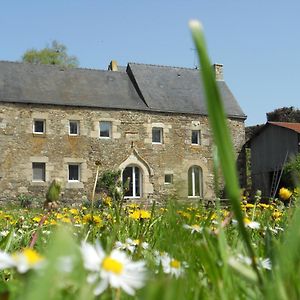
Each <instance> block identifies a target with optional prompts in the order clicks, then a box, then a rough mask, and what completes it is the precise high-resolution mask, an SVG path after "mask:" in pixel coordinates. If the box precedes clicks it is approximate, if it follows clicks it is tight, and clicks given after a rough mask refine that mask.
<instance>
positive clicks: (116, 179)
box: [96, 170, 122, 200]
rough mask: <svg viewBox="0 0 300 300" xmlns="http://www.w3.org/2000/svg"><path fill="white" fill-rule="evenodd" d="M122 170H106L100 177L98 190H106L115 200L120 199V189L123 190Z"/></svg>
mask: <svg viewBox="0 0 300 300" xmlns="http://www.w3.org/2000/svg"><path fill="white" fill-rule="evenodd" d="M120 178H121V171H120V170H117V171H105V172H104V173H103V174H102V175H101V177H99V178H98V181H97V186H96V191H97V192H104V193H105V194H106V195H107V196H110V197H112V198H113V199H115V200H120V191H121V190H122V182H121V180H120Z"/></svg>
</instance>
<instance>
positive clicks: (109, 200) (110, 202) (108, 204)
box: [103, 196, 112, 207]
mask: <svg viewBox="0 0 300 300" xmlns="http://www.w3.org/2000/svg"><path fill="white" fill-rule="evenodd" d="M103 204H105V205H106V206H109V207H110V206H111V205H112V199H111V197H109V196H107V197H105V198H104V199H103Z"/></svg>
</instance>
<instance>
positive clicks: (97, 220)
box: [82, 214, 102, 226]
mask: <svg viewBox="0 0 300 300" xmlns="http://www.w3.org/2000/svg"><path fill="white" fill-rule="evenodd" d="M82 223H83V224H87V223H93V224H96V225H98V226H101V225H102V220H101V218H100V217H99V216H95V215H94V216H93V217H92V215H91V214H87V215H85V216H83V218H82Z"/></svg>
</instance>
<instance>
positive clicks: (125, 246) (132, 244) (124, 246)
mask: <svg viewBox="0 0 300 300" xmlns="http://www.w3.org/2000/svg"><path fill="white" fill-rule="evenodd" d="M139 245H140V247H141V248H142V249H144V250H146V249H148V248H149V244H148V243H146V242H142V243H141V242H140V240H132V239H130V238H128V239H126V240H125V243H122V242H120V241H117V242H116V243H115V249H119V250H128V251H129V252H131V253H133V252H134V251H135V250H136V249H137V247H138V246H139Z"/></svg>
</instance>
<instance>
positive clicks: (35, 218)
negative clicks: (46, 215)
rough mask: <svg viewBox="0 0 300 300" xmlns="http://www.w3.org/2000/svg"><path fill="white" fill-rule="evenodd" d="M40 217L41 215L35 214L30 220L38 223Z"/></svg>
mask: <svg viewBox="0 0 300 300" xmlns="http://www.w3.org/2000/svg"><path fill="white" fill-rule="evenodd" d="M41 219H42V218H41V217H39V216H35V217H34V218H32V221H34V222H36V223H39V222H40V221H41Z"/></svg>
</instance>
